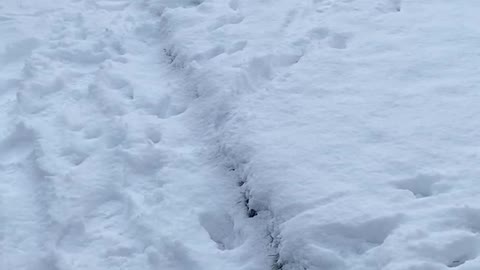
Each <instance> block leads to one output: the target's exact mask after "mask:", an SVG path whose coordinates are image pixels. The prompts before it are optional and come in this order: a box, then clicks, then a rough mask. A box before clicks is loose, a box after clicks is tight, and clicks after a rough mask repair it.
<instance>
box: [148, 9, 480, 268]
mask: <svg viewBox="0 0 480 270" xmlns="http://www.w3.org/2000/svg"><path fill="white" fill-rule="evenodd" d="M151 2H152V3H155V4H157V5H156V7H157V8H158V9H159V10H161V13H162V15H161V16H162V28H163V29H164V34H165V35H166V36H167V37H168V40H169V42H170V43H169V44H170V46H169V48H168V50H169V52H170V54H171V55H172V59H173V60H172V61H173V62H174V64H176V65H177V66H180V67H182V68H183V69H184V70H185V73H186V74H189V76H190V77H191V78H192V81H191V85H192V86H194V87H195V88H196V91H197V92H198V96H199V97H200V100H201V101H200V102H203V103H204V104H205V106H204V108H205V110H204V112H203V118H202V119H203V121H204V126H208V127H209V128H208V129H206V130H207V131H208V132H206V136H207V137H208V136H210V139H211V141H212V143H217V144H219V151H220V153H221V154H222V155H223V156H224V159H226V160H228V162H229V163H230V166H231V167H232V168H234V169H235V171H236V173H237V174H238V175H239V177H240V179H242V180H241V181H242V183H244V184H243V185H244V186H245V187H246V190H247V195H248V207H249V208H250V209H252V210H254V212H253V213H262V212H269V213H271V216H272V227H271V228H270V233H271V236H272V238H273V241H272V245H273V246H274V247H275V248H276V254H277V257H276V263H275V264H274V267H276V268H277V269H278V268H281V269H284V270H300V269H315V270H317V269H318V270H340V269H349V270H360V269H361V270H371V269H385V270H433V269H435V270H441V269H451V268H455V269H462V270H465V269H479V267H480V259H479V258H478V255H479V252H480V236H479V234H478V232H479V228H480V219H479V217H480V205H479V203H480V201H479V199H478V194H479V193H480V186H479V185H478V178H479V176H480V171H479V168H480V167H479V166H478V164H480V156H479V152H478V151H479V149H480V148H479V147H480V145H479V140H478V138H479V136H480V128H479V125H478V123H479V121H478V115H479V113H480V107H479V106H478V104H479V102H480V95H479V92H478V85H479V83H480V79H479V77H478V72H479V70H480V69H479V65H478V63H479V62H480V47H479V46H478V44H479V42H478V41H479V39H478V36H479V34H480V33H479V32H480V30H479V29H478V27H477V25H478V22H479V19H478V10H479V9H480V3H477V2H475V1H467V0H458V1H448V0H425V1H413V0H348V1H347V0H345V1H343V0H336V1H334V0H314V1H311V0H299V1H291V0H277V1H269V0H263V1H253V0H231V1H224V0H205V1H198V2H195V3H194V2H193V1H192V2H191V3H189V4H185V3H184V4H182V5H173V4H172V3H165V5H164V6H166V8H164V7H162V5H161V4H158V2H161V1H151Z"/></svg>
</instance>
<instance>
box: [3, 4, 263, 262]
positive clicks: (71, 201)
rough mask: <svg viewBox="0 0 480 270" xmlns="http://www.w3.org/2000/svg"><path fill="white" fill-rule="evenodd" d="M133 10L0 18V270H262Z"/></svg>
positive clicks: (185, 97)
mask: <svg viewBox="0 0 480 270" xmlns="http://www.w3.org/2000/svg"><path fill="white" fill-rule="evenodd" d="M141 2H142V1H126V0H108V1H107V0H105V1H100V0H99V1H92V0H84V1H82V0H77V1H74V0H72V1H68V0H63V1H55V3H52V2H51V1H34V0H31V1H20V2H19V1H14V0H9V1H5V2H3V3H2V4H1V5H0V32H1V33H2V41H0V45H1V46H2V47H0V50H2V51H0V52H1V55H0V61H1V64H2V65H1V66H0V69H1V72H2V74H1V75H0V87H1V88H2V89H1V93H0V104H1V111H0V122H1V125H2V127H3V128H2V129H1V131H0V177H1V181H0V224H1V225H0V266H1V267H0V268H1V269H16V270H22V269H29V270H30V269H32V270H33V269H35V270H52V269H58V270H67V269H85V270H86V269H88V270H96V269H98V270H100V269H102V270H106V269H172V270H174V269H175V270H176V269H185V270H186V269H189V270H190V269H196V270H200V269H206V270H207V269H208V270H214V269H252V270H254V269H268V267H269V264H270V257H269V256H268V251H267V244H268V243H267V240H268V239H267V237H266V236H265V235H266V228H265V226H266V220H267V218H265V217H262V216H257V217H255V218H251V219H249V218H248V217H247V215H246V210H245V208H244V204H243V195H242V194H241V190H240V188H239V187H237V185H236V182H235V179H234V176H233V175H230V174H229V172H228V171H227V170H226V169H225V168H224V167H223V166H221V165H217V164H215V162H213V160H214V157H213V154H212V150H213V148H210V147H208V145H206V144H205V143H203V142H202V139H201V138H199V137H198V136H196V132H195V131H194V130H195V129H192V128H190V126H192V125H194V124H195V117H196V112H195V96H194V95H193V94H191V93H189V91H188V89H187V88H186V87H185V85H184V84H183V81H184V80H185V78H182V77H180V75H177V73H176V72H175V70H173V69H172V68H171V67H170V66H169V65H168V59H167V58H166V57H165V55H164V51H163V49H162V46H161V42H162V41H161V40H159V39H158V38H156V36H157V32H158V31H159V29H157V22H156V20H157V18H155V17H154V15H152V14H150V13H149V12H148V10H146V9H145V8H144V6H142V4H141Z"/></svg>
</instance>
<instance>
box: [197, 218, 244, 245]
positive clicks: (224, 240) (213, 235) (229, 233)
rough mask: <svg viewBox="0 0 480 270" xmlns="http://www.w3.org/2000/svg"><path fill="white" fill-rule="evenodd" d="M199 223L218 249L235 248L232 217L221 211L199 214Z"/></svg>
mask: <svg viewBox="0 0 480 270" xmlns="http://www.w3.org/2000/svg"><path fill="white" fill-rule="evenodd" d="M200 224H201V225H202V226H203V228H205V230H206V231H207V232H208V235H209V236H210V239H212V240H213V241H214V242H215V243H217V246H218V248H219V249H220V250H225V249H233V248H235V246H236V245H235V232H234V223H233V219H232V217H231V216H230V215H229V214H228V213H226V212H223V211H219V212H208V213H203V214H201V215H200Z"/></svg>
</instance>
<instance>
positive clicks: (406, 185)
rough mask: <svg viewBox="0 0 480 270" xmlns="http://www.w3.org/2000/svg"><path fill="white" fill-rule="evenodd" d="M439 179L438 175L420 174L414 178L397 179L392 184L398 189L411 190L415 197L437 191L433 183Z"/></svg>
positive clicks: (421, 196) (425, 195) (426, 195)
mask: <svg viewBox="0 0 480 270" xmlns="http://www.w3.org/2000/svg"><path fill="white" fill-rule="evenodd" d="M439 181H440V177H439V176H435V175H426V174H420V175H417V176H416V177H414V178H409V179H404V180H401V181H397V182H396V183H395V184H394V185H395V186H396V187H397V188H399V189H404V190H408V191H410V192H412V193H413V195H415V197H417V198H423V197H429V196H432V195H433V194H435V193H437V191H436V190H435V184H436V183H437V182H439Z"/></svg>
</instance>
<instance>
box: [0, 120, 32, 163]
mask: <svg viewBox="0 0 480 270" xmlns="http://www.w3.org/2000/svg"><path fill="white" fill-rule="evenodd" d="M35 140H36V139H35V134H34V132H33V130H31V129H29V128H27V127H26V126H25V124H24V123H23V122H21V123H18V124H17V126H16V127H15V129H14V130H13V131H12V132H11V133H10V134H9V135H8V136H7V137H6V138H5V139H3V140H2V141H1V142H0V162H1V164H3V165H6V164H12V163H17V162H21V161H22V160H24V159H25V158H27V156H28V155H30V153H32V151H33V147H34V142H35Z"/></svg>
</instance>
